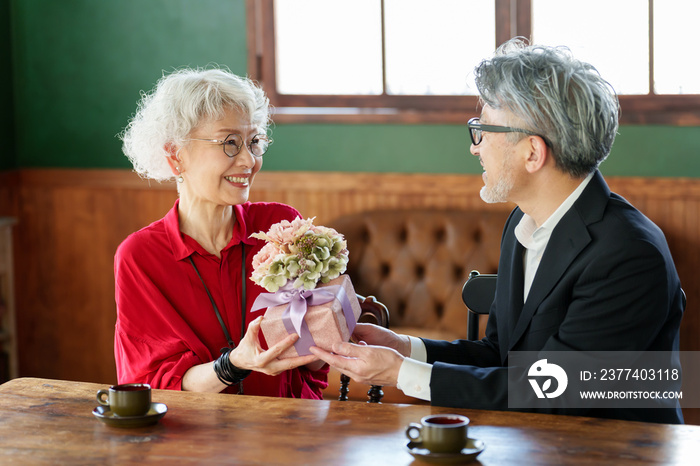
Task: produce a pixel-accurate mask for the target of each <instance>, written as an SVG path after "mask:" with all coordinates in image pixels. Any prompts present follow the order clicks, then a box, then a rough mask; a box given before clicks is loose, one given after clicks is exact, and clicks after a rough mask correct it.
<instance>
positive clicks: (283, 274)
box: [250, 217, 348, 293]
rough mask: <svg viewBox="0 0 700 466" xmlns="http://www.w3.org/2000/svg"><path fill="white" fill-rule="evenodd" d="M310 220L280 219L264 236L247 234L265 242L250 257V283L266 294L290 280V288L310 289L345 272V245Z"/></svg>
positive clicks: (332, 230)
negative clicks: (292, 281) (251, 271)
mask: <svg viewBox="0 0 700 466" xmlns="http://www.w3.org/2000/svg"><path fill="white" fill-rule="evenodd" d="M315 218H316V217H314V218H309V219H306V220H304V219H301V218H297V219H294V220H293V221H291V222H290V221H288V220H282V221H281V222H279V223H276V224H274V225H272V226H271V227H270V230H269V231H268V232H267V233H263V232H259V233H253V234H252V235H250V236H251V237H252V238H257V239H262V240H265V241H267V244H266V245H265V246H263V248H262V249H261V250H260V251H259V252H258V253H257V254H256V255H255V257H253V273H252V275H251V280H253V281H254V282H255V283H257V284H258V285H260V286H262V287H263V288H265V289H266V290H267V291H269V292H270V293H274V292H276V291H278V290H279V289H280V288H282V287H284V286H285V285H287V283H289V281H290V280H294V283H293V287H294V288H301V287H303V288H305V289H307V290H312V289H314V288H316V285H317V284H318V283H319V282H321V283H328V282H329V281H331V280H333V279H334V278H337V277H338V276H340V274H342V273H343V272H345V269H346V268H347V263H348V250H347V242H346V241H345V238H344V237H343V235H341V234H340V233H338V232H337V231H336V230H334V229H333V228H328V227H323V226H317V225H314V224H313V221H314V219H315Z"/></svg>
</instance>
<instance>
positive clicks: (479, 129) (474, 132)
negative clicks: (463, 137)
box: [467, 118, 552, 147]
mask: <svg viewBox="0 0 700 466" xmlns="http://www.w3.org/2000/svg"><path fill="white" fill-rule="evenodd" d="M467 127H468V128H469V137H470V138H471V140H472V144H474V145H475V146H478V145H479V143H480V142H481V140H482V139H483V138H484V134H483V132H484V131H486V132H487V133H525V134H529V135H530V136H539V137H541V138H542V140H543V141H544V143H545V144H547V145H548V146H549V147H552V145H551V144H550V143H549V141H548V140H547V138H546V137H544V136H542V135H541V134H537V133H534V132H532V131H529V130H527V129H521V128H511V127H510V126H497V125H482V124H481V123H480V122H479V119H478V118H472V119H471V120H469V121H468V122H467Z"/></svg>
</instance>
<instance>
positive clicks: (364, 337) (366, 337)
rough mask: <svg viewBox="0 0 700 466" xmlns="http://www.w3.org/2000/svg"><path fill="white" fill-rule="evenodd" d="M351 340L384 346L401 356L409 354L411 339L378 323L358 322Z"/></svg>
mask: <svg viewBox="0 0 700 466" xmlns="http://www.w3.org/2000/svg"><path fill="white" fill-rule="evenodd" d="M352 340H353V341H355V342H357V343H362V342H364V343H366V344H368V345H377V346H386V347H387V348H392V349H395V350H396V351H398V352H399V353H400V354H401V355H402V356H405V357H409V356H411V340H410V339H409V338H408V336H406V335H399V334H397V333H394V332H392V331H391V330H389V329H386V328H384V327H379V326H378V325H374V324H361V323H358V324H357V325H356V326H355V331H354V332H353V334H352Z"/></svg>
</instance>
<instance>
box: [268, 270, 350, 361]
mask: <svg viewBox="0 0 700 466" xmlns="http://www.w3.org/2000/svg"><path fill="white" fill-rule="evenodd" d="M264 295H267V296H264ZM260 296H261V297H263V298H262V299H261V301H262V302H264V301H265V300H272V301H275V300H276V301H283V303H282V304H278V305H275V306H271V307H268V308H267V311H265V317H264V319H263V321H262V323H261V325H260V328H261V330H262V332H263V335H264V336H265V340H266V341H267V345H268V347H270V346H273V345H274V344H276V343H278V342H279V341H281V340H283V339H284V338H286V337H287V335H289V334H291V333H295V332H296V333H298V334H299V337H300V338H299V340H297V342H296V343H295V344H294V346H292V347H291V348H289V349H287V350H285V351H284V352H283V353H282V354H281V355H280V356H279V357H280V359H284V358H292V357H295V356H304V355H307V354H311V352H310V351H309V347H310V346H318V347H319V348H323V349H325V350H327V351H330V350H331V349H332V346H333V343H336V342H342V341H348V340H349V339H350V335H352V331H353V329H354V328H355V323H356V322H357V319H358V318H359V317H360V311H361V309H360V303H359V301H358V300H357V295H356V294H355V289H354V288H353V286H352V282H351V281H350V277H348V276H347V275H340V276H339V277H338V278H335V279H333V280H331V281H329V282H328V283H325V284H319V285H317V286H316V288H314V289H313V290H305V289H280V291H277V292H275V293H263V294H261V295H260Z"/></svg>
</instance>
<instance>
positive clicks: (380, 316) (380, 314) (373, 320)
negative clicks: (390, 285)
mask: <svg viewBox="0 0 700 466" xmlns="http://www.w3.org/2000/svg"><path fill="white" fill-rule="evenodd" d="M357 299H358V301H359V302H360V308H361V309H362V311H361V312H360V317H359V318H358V319H357V321H358V322H362V323H366V324H375V325H379V326H381V327H384V328H389V311H388V309H387V308H386V306H385V305H384V304H382V303H380V302H379V301H377V300H376V299H375V298H374V296H367V297H364V296H360V295H357ZM349 385H350V377H348V376H347V375H345V374H340V397H338V400H340V401H347V400H348V392H349ZM367 396H368V397H369V401H368V403H381V401H382V397H383V396H384V392H383V391H382V386H381V385H372V386H371V387H370V389H369V391H368V392H367Z"/></svg>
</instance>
